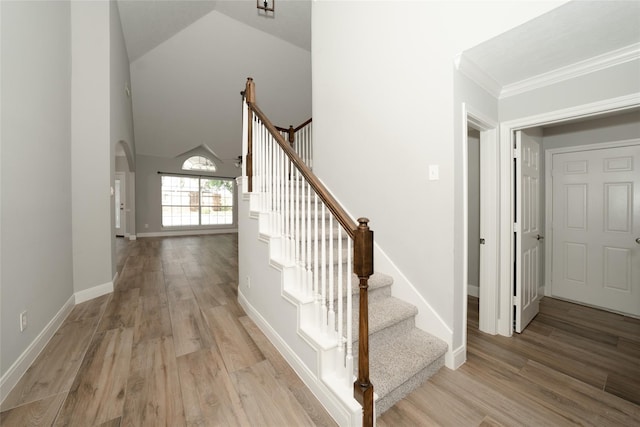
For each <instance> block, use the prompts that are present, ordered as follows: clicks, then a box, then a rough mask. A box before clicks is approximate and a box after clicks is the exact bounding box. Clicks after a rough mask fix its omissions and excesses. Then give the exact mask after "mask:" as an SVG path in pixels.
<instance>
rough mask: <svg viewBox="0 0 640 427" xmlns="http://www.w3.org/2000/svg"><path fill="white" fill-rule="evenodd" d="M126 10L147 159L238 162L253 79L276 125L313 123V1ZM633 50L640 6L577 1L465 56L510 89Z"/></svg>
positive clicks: (138, 125)
mask: <svg viewBox="0 0 640 427" xmlns="http://www.w3.org/2000/svg"><path fill="white" fill-rule="evenodd" d="M117 3H118V9H119V11H120V17H121V21H122V29H123V33H124V38H125V44H126V46H127V52H128V55H129V58H130V62H131V71H132V92H133V93H134V96H133V108H134V122H135V127H134V128H135V138H136V150H137V152H138V153H139V154H145V155H155V156H161V157H175V156H176V155H178V154H180V153H183V152H186V151H188V150H190V149H193V148H195V147H199V146H200V145H202V144H206V145H207V147H208V148H209V149H211V150H212V151H214V152H215V153H217V155H219V156H220V158H222V159H225V160H226V159H235V157H237V155H239V154H240V151H241V150H240V147H239V141H238V139H239V138H237V135H236V134H237V132H238V129H240V122H239V116H238V112H237V111H236V109H237V108H239V102H240V101H239V95H238V93H239V91H240V90H241V89H242V87H243V85H244V78H245V77H248V76H252V77H254V78H255V80H256V85H257V91H258V99H259V102H260V105H261V108H262V109H263V110H264V111H265V112H266V113H267V114H269V115H270V116H271V117H272V118H273V119H274V121H276V122H277V123H276V124H277V125H281V126H282V125H284V126H286V125H289V124H293V125H296V124H297V123H301V122H303V121H304V120H306V119H307V118H308V117H309V116H310V114H311V65H310V64H311V0H278V1H277V2H276V11H275V14H271V15H267V16H265V14H264V13H263V12H258V10H257V9H256V6H255V0H195V1H194V0H117ZM354 25H357V23H354ZM634 45H636V48H637V50H640V1H571V2H568V3H565V4H563V5H562V6H560V7H558V8H556V9H553V10H551V11H550V12H548V13H546V14H543V15H541V16H540V17H538V18H536V19H533V20H531V21H529V22H526V23H525V24H523V25H520V26H518V27H515V28H514V29H512V30H510V31H508V32H505V33H503V34H501V35H499V36H497V37H494V38H492V39H490V40H488V41H486V42H484V43H481V44H479V45H477V46H475V47H473V48H471V49H468V50H466V51H465V52H463V56H464V57H465V58H466V59H468V60H469V61H470V62H472V63H473V64H474V65H475V66H476V67H477V68H479V69H480V70H482V72H484V73H485V74H486V75H488V76H489V77H490V78H491V79H493V81H495V82H496V83H497V84H498V85H499V86H500V87H502V88H504V87H505V86H509V85H512V84H514V83H518V82H522V81H526V80H527V79H532V78H534V77H536V76H539V75H541V74H545V73H549V72H551V71H554V70H557V69H559V68H562V67H566V66H569V65H571V64H575V63H577V62H580V61H585V60H589V59H590V58H593V57H596V56H598V55H602V54H605V53H607V52H611V51H614V50H617V49H621V48H625V47H629V46H634ZM186 46H188V48H185V47H186ZM238 52H244V54H243V55H239V54H238ZM247 53H250V55H247ZM267 53H268V54H269V56H267ZM250 56H252V57H253V58H256V59H251V60H248V59H247V57H250ZM291 57H296V58H297V59H296V60H295V61H294V62H295V63H294V64H291V60H289V59H288V58H291ZM285 63H286V64H287V67H283V66H282V64H285ZM221 64H223V66H220V65H221ZM300 74H304V76H302V77H300V76H299V75H300ZM292 82H293V84H292ZM307 86H308V87H307ZM292 87H293V88H295V90H296V91H298V93H295V92H294V91H293V90H292ZM269 91H270V92H269ZM287 105H289V107H287Z"/></svg>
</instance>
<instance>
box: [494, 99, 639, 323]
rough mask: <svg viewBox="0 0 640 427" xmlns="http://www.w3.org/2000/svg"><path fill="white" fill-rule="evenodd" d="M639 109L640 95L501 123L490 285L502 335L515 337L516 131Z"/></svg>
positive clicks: (606, 100)
mask: <svg viewBox="0 0 640 427" xmlns="http://www.w3.org/2000/svg"><path fill="white" fill-rule="evenodd" d="M637 107H640V93H634V94H631V95H626V96H621V97H617V98H610V99H605V100H602V101H597V102H592V103H588V104H583V105H578V106H575V107H569V108H564V109H560V110H555V111H550V112H544V113H541V114H537V115H532V116H527V117H522V118H518V119H514V120H509V121H505V122H502V123H500V143H499V148H500V153H499V155H500V164H499V169H500V177H501V178H500V218H503V219H504V220H501V221H500V245H499V246H500V249H499V253H500V256H499V258H500V263H499V265H500V272H499V280H498V281H497V282H496V283H489V286H490V287H494V286H495V287H497V288H498V289H496V290H495V292H497V293H498V294H499V298H498V299H499V309H498V313H497V314H498V316H497V319H496V322H497V329H498V333H499V334H500V335H504V336H511V335H512V334H513V308H512V307H513V288H514V285H515V283H514V281H513V277H514V276H513V274H514V271H513V268H514V262H515V245H514V242H513V231H514V230H513V223H514V221H515V217H514V206H513V201H514V191H515V185H514V184H513V183H514V180H515V173H514V167H513V154H514V153H513V146H514V145H513V144H514V133H515V131H517V130H522V129H526V128H529V127H535V126H545V125H550V124H554V123H562V122H566V121H569V120H574V119H580V118H595V117H597V116H601V115H604V114H607V113H614V112H615V113H618V112H623V111H625V110H629V109H633V108H637ZM545 185H546V184H545ZM545 197H546V196H545ZM545 217H546V212H545ZM545 221H546V219H545ZM545 249H546V247H545ZM545 258H546V255H545ZM546 268H547V265H546V259H545V285H544V286H545V287H546V286H547V283H546V277H547V274H546Z"/></svg>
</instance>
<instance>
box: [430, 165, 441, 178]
mask: <svg viewBox="0 0 640 427" xmlns="http://www.w3.org/2000/svg"><path fill="white" fill-rule="evenodd" d="M439 179H440V167H439V166H438V165H429V181H437V180H439Z"/></svg>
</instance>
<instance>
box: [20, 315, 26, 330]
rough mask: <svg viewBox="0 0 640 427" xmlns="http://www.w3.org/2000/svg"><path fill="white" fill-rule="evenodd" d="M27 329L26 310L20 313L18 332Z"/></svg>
mask: <svg viewBox="0 0 640 427" xmlns="http://www.w3.org/2000/svg"><path fill="white" fill-rule="evenodd" d="M25 329H27V310H25V311H23V312H22V313H20V332H23V331H24V330H25Z"/></svg>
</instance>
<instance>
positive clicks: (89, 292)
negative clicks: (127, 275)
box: [73, 273, 118, 304]
mask: <svg viewBox="0 0 640 427" xmlns="http://www.w3.org/2000/svg"><path fill="white" fill-rule="evenodd" d="M115 277H116V278H117V277H118V275H117V273H116V276H115ZM111 292H113V282H107V283H103V284H102V285H98V286H94V287H93V288H89V289H84V290H82V291H78V292H76V293H75V294H73V295H74V296H75V303H76V304H80V303H82V302H85V301H89V300H91V299H94V298H98V297H101V296H102V295H106V294H110V293H111Z"/></svg>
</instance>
